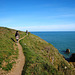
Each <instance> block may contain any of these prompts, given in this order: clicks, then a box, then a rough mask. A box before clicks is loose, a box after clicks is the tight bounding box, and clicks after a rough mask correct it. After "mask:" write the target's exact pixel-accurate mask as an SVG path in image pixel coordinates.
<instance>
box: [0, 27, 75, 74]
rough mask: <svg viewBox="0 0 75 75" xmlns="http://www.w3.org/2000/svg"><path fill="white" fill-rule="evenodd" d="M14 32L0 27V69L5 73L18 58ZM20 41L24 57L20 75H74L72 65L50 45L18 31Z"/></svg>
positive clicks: (36, 37) (38, 38)
mask: <svg viewBox="0 0 75 75" xmlns="http://www.w3.org/2000/svg"><path fill="white" fill-rule="evenodd" d="M15 32H16V30H13V29H9V28H5V27H0V69H2V70H5V71H6V72H7V71H9V70H11V69H12V66H13V64H14V63H16V62H15V61H16V59H17V58H18V47H17V44H16V43H15ZM19 34H20V38H21V37H23V36H25V38H24V39H22V40H21V41H20V44H21V45H22V47H23V53H24V55H25V65H24V68H23V72H22V75H74V74H75V70H74V67H73V65H72V64H70V63H68V62H67V61H66V60H65V59H64V58H63V56H62V55H61V54H60V53H59V52H58V50H57V49H56V48H55V47H54V46H53V45H51V44H50V43H48V42H46V41H44V40H43V39H41V38H40V37H38V36H35V35H33V34H31V33H29V34H28V35H26V33H25V32H22V31H19Z"/></svg>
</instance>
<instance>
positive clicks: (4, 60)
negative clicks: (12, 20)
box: [0, 27, 24, 71]
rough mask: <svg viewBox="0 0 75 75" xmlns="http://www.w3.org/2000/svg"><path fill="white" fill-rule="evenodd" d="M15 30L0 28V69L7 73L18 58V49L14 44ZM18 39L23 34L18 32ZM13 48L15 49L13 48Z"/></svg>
mask: <svg viewBox="0 0 75 75" xmlns="http://www.w3.org/2000/svg"><path fill="white" fill-rule="evenodd" d="M15 32H16V30H13V29H9V28H6V27H0V68H1V69H3V70H5V71H9V70H11V68H12V65H13V64H14V63H15V61H16V59H17V58H18V48H17V45H16V43H15ZM19 33H20V38H21V37H23V36H24V32H21V31H19ZM14 47H15V48H14Z"/></svg>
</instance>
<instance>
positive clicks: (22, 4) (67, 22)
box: [0, 0, 75, 31]
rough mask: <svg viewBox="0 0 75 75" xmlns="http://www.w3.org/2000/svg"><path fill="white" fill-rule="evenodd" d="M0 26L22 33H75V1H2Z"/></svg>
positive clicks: (0, 2)
mask: <svg viewBox="0 0 75 75" xmlns="http://www.w3.org/2000/svg"><path fill="white" fill-rule="evenodd" d="M0 26H3V27H9V28H13V29H19V30H22V31H25V30H29V31H75V0H0Z"/></svg>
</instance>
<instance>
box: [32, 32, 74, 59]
mask: <svg viewBox="0 0 75 75" xmlns="http://www.w3.org/2000/svg"><path fill="white" fill-rule="evenodd" d="M31 33H32V34H34V35H37V36H39V37H40V38H42V39H44V40H45V41H47V42H48V43H51V44H52V45H53V46H54V47H55V48H57V49H58V51H59V53H61V54H62V55H64V57H65V58H70V56H71V54H72V53H75V31H48V32H31ZM66 49H70V53H69V54H67V53H66V52H65V51H66Z"/></svg>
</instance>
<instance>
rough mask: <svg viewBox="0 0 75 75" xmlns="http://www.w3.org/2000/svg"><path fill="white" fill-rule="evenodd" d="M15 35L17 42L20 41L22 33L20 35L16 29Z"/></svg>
mask: <svg viewBox="0 0 75 75" xmlns="http://www.w3.org/2000/svg"><path fill="white" fill-rule="evenodd" d="M15 37H16V41H17V43H18V40H19V38H20V35H19V33H18V31H16V34H15Z"/></svg>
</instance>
